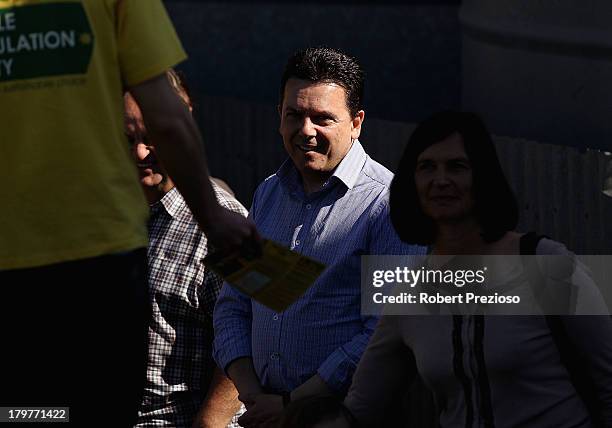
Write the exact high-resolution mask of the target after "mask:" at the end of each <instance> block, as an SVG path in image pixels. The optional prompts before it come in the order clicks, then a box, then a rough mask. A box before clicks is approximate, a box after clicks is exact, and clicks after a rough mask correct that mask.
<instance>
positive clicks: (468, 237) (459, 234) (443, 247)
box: [433, 221, 486, 254]
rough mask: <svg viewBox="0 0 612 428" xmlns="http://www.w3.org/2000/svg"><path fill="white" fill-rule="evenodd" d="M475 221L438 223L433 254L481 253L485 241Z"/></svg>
mask: <svg viewBox="0 0 612 428" xmlns="http://www.w3.org/2000/svg"><path fill="white" fill-rule="evenodd" d="M481 232H482V231H481V229H480V226H479V225H478V223H476V221H465V222H463V223H460V224H457V223H455V224H440V225H438V231H437V236H436V241H435V243H434V245H433V254H481V253H482V252H483V250H484V248H485V247H486V243H485V241H484V239H483V238H482V235H481Z"/></svg>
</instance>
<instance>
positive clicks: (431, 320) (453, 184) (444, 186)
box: [345, 111, 612, 428]
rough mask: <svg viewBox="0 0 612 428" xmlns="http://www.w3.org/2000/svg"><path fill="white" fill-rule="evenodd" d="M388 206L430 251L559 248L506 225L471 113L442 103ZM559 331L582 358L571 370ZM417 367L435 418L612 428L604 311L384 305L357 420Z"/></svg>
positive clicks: (506, 196) (370, 420)
mask: <svg viewBox="0 0 612 428" xmlns="http://www.w3.org/2000/svg"><path fill="white" fill-rule="evenodd" d="M390 205H391V217H392V220H393V225H394V227H395V228H396V230H397V232H398V234H399V236H400V237H401V238H402V239H403V240H405V241H407V242H411V243H418V244H423V245H429V246H430V254H431V255H433V256H435V255H441V256H445V255H518V254H534V253H537V254H561V255H564V254H568V251H567V249H566V248H565V247H564V246H563V245H562V244H560V243H558V242H555V241H552V240H549V239H546V238H543V239H538V238H536V237H535V235H534V234H526V235H523V234H519V233H517V232H515V231H514V228H515V227H516V224H517V221H518V209H517V203H516V200H515V198H514V196H513V193H512V191H511V189H510V186H509V184H508V182H507V181H506V179H505V177H504V174H503V171H502V169H501V166H500V163H499V160H498V158H497V154H496V152H495V146H494V145H493V142H492V139H491V136H490V135H489V133H488V131H487V129H486V127H485V126H484V124H483V123H482V121H481V120H480V119H479V118H478V116H476V115H475V114H472V113H462V112H452V111H448V112H442V113H438V114H436V115H434V116H433V117H431V118H430V119H428V120H426V121H424V122H423V123H421V124H420V125H419V126H418V128H417V129H416V130H415V131H414V133H413V135H412V136H411V138H410V140H409V142H408V146H407V147H406V150H405V152H404V155H403V157H402V159H401V162H400V165H399V168H398V171H397V173H396V175H395V178H394V180H393V183H392V186H391V195H390ZM561 331H562V332H564V334H565V336H566V337H567V340H566V343H571V344H572V346H573V348H572V349H575V350H577V352H572V355H573V356H576V355H577V356H579V360H578V364H577V365H576V364H575V365H574V366H573V367H571V368H570V367H569V365H568V364H569V362H568V361H569V358H567V357H568V352H570V351H568V350H567V349H565V350H564V351H563V352H561V348H562V347H561V346H560V341H559V337H560V332H561ZM576 368H577V369H576ZM576 371H578V372H580V374H582V375H583V376H582V381H583V384H582V385H581V386H580V387H579V386H578V385H577V380H576V379H577V377H576V376H575V375H576ZM417 373H418V374H419V375H420V376H421V377H422V378H423V380H424V383H425V385H426V387H427V388H428V389H429V390H431V391H432V393H433V394H434V397H435V401H436V404H437V407H438V411H439V421H440V425H441V426H442V427H487V428H488V427H551V428H552V427H556V428H557V427H591V426H602V425H601V424H603V426H606V427H612V323H611V322H610V318H609V317H604V316H599V317H597V316H581V317H570V316H558V317H549V316H543V315H540V316H538V315H533V316H483V315H450V314H449V315H437V316H436V315H423V316H391V315H385V316H383V317H382V318H381V321H380V322H379V324H378V326H377V328H376V331H375V333H374V335H373V336H372V338H371V340H370V343H369V345H368V348H367V349H366V351H365V353H364V355H363V357H362V359H361V362H360V364H359V366H358V368H357V371H356V373H355V377H354V379H353V384H352V386H351V389H350V391H349V394H348V396H347V399H346V401H345V404H346V406H347V408H348V409H349V410H350V412H351V413H352V415H353V416H354V417H355V419H356V420H357V421H358V422H359V425H360V426H362V427H376V426H380V423H379V421H380V419H381V416H380V415H384V414H386V413H388V412H389V411H390V410H391V409H387V408H386V404H387V403H388V402H389V401H390V398H391V397H394V396H397V394H399V393H401V392H402V391H405V390H406V389H407V388H408V385H409V383H410V382H411V381H412V380H413V379H414V377H415V375H416V374H417ZM584 381H586V382H584ZM587 383H588V388H586V387H587V385H586V384H587ZM586 389H589V392H590V393H592V395H590V396H587V395H585V394H586ZM587 397H588V398H587ZM594 404H596V405H597V406H593V405H594ZM596 407H597V412H598V413H597V415H596V413H595V411H594V410H593V409H595V408H596ZM597 418H599V419H597Z"/></svg>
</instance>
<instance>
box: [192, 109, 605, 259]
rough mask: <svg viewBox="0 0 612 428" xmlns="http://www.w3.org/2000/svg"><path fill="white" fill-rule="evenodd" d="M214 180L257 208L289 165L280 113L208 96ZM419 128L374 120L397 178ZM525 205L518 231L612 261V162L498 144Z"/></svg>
mask: <svg viewBox="0 0 612 428" xmlns="http://www.w3.org/2000/svg"><path fill="white" fill-rule="evenodd" d="M196 108H197V110H196V116H197V119H198V121H199V123H200V125H201V129H202V133H203V136H204V140H205V142H206V149H207V153H208V157H209V163H210V165H211V171H212V173H213V175H216V176H218V177H220V178H223V179H224V180H226V181H227V182H228V183H229V184H230V186H231V187H232V188H233V189H234V191H235V192H236V195H237V197H238V198H239V199H240V200H241V201H242V202H243V204H245V206H247V207H248V206H250V204H251V201H252V195H253V192H254V191H255V188H256V187H257V185H258V184H259V183H260V182H261V181H262V180H263V179H264V178H266V177H267V176H269V175H271V174H273V173H274V172H275V171H276V170H277V169H278V167H279V166H280V164H281V163H282V162H283V160H284V159H285V157H286V155H285V152H284V149H283V145H282V140H281V138H280V135H279V134H278V124H279V120H278V113H277V112H276V107H275V106H273V105H268V104H254V103H247V102H243V101H237V100H231V99H226V98H215V97H205V98H202V99H201V100H200V103H199V105H198V106H197V107H196ZM414 127H415V124H407V123H401V122H391V121H386V120H380V119H373V118H369V117H367V115H366V120H365V122H364V127H363V132H362V136H361V138H360V140H361V141H362V143H363V144H364V147H365V149H366V151H367V152H368V154H369V155H370V156H371V157H372V158H374V159H376V160H377V161H378V162H380V163H382V164H384V165H385V166H387V167H388V168H389V169H391V170H392V171H393V170H394V169H395V167H396V166H397V163H398V161H399V158H400V156H401V154H402V151H403V148H404V145H405V144H406V141H407V140H408V137H409V136H410V134H411V133H412V131H413V130H414ZM495 143H496V146H497V150H498V154H499V157H500V160H501V163H502V167H503V168H504V170H505V172H506V175H507V177H508V180H509V181H510V184H511V186H512V187H513V189H514V191H515V193H516V195H517V199H518V201H519V206H520V210H521V212H520V218H521V220H520V223H519V227H518V230H522V231H530V230H535V231H537V232H538V233H542V234H545V235H548V236H550V237H551V238H553V239H556V240H559V241H561V242H564V243H565V244H566V245H567V246H568V247H569V248H570V249H572V250H573V251H575V252H577V253H581V254H612V225H611V222H612V198H610V197H607V196H605V195H604V194H603V193H602V192H601V189H602V183H603V180H604V171H605V163H606V162H607V161H608V159H612V158H610V157H609V156H605V154H604V153H602V152H600V151H595V150H592V151H591V150H589V151H586V152H579V151H578V150H576V149H574V148H571V147H566V146H557V145H552V144H542V143H537V142H533V141H526V140H523V139H516V138H507V137H496V138H495Z"/></svg>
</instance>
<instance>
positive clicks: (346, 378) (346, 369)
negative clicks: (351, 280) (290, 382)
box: [317, 316, 378, 395]
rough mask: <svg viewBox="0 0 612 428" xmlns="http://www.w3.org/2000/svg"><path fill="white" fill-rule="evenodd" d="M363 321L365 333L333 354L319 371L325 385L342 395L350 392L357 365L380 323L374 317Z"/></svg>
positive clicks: (363, 318) (365, 318)
mask: <svg viewBox="0 0 612 428" xmlns="http://www.w3.org/2000/svg"><path fill="white" fill-rule="evenodd" d="M362 320H363V331H362V332H361V333H359V334H357V335H356V336H354V337H353V338H352V339H351V340H350V341H349V342H347V343H345V344H344V345H342V346H340V347H339V348H337V349H336V350H335V351H334V352H332V353H331V354H330V355H329V357H327V359H325V361H324V362H323V364H321V365H320V366H319V369H318V370H317V373H318V375H319V376H321V379H323V381H324V382H325V384H326V385H327V386H328V387H329V388H330V389H331V390H333V391H334V392H336V393H338V394H340V395H345V394H346V392H347V391H348V388H349V386H350V385H351V380H352V378H353V374H354V373H355V369H356V368H357V364H358V363H359V360H360V359H361V355H362V354H363V351H364V350H365V348H366V346H367V345H368V341H369V340H370V336H372V333H373V332H374V328H375V327H376V323H377V322H378V318H377V317H374V316H368V317H362Z"/></svg>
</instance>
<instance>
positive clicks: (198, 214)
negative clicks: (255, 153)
mask: <svg viewBox="0 0 612 428" xmlns="http://www.w3.org/2000/svg"><path fill="white" fill-rule="evenodd" d="M129 91H130V93H131V94H132V96H133V97H134V99H135V100H136V102H137V104H138V106H139V107H140V110H141V111H142V114H143V117H144V121H145V126H146V127H147V131H148V134H149V136H150V138H151V139H152V141H153V143H154V144H155V147H156V153H157V154H158V156H159V159H160V160H161V162H162V164H163V166H164V168H165V169H166V170H167V171H168V174H169V175H170V177H171V178H172V181H174V183H175V184H176V187H177V188H178V190H179V191H180V193H181V195H182V196H183V198H184V199H185V201H186V202H187V205H188V206H189V208H190V210H191V212H192V213H193V215H194V217H195V218H196V220H197V221H198V223H199V224H200V227H201V228H202V230H203V232H204V233H205V234H206V236H207V238H208V239H209V240H210V241H211V242H212V244H213V245H214V246H215V247H216V248H218V249H224V250H230V249H237V248H239V247H240V246H241V245H242V244H243V243H245V241H247V240H249V239H251V238H254V239H255V240H259V235H258V234H257V230H256V229H255V225H254V224H253V222H252V221H250V220H248V219H245V218H244V217H242V216H241V215H240V214H238V213H234V212H232V211H229V210H227V209H225V208H223V207H221V206H220V205H219V204H218V203H217V200H216V198H215V195H214V192H213V190H212V186H211V184H210V180H209V172H208V165H207V163H206V155H205V152H204V144H203V143H202V137H201V135H200V132H199V130H198V127H197V125H196V123H195V121H194V120H193V118H192V117H191V113H190V112H189V110H188V109H187V107H186V106H185V104H184V103H183V101H182V100H181V99H180V98H179V97H178V95H177V94H176V92H175V91H174V89H173V88H172V87H171V86H170V83H169V82H168V79H167V78H166V75H165V74H162V75H160V76H157V77H155V78H153V79H150V80H148V81H146V82H143V83H140V84H138V85H136V86H133V87H131V88H129Z"/></svg>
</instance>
